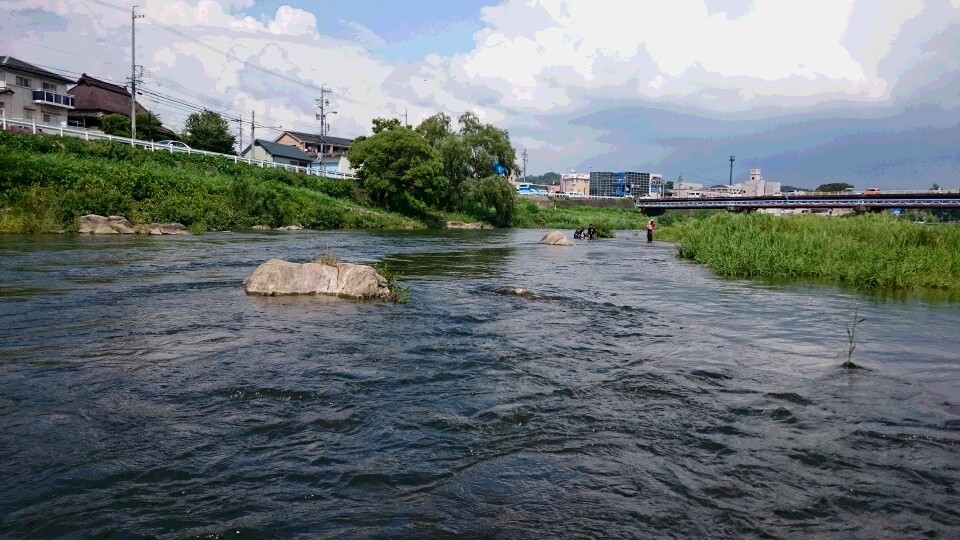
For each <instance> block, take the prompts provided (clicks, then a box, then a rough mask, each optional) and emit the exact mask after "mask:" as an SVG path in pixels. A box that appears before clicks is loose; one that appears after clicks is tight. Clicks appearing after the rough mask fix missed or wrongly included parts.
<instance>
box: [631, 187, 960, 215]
mask: <svg viewBox="0 0 960 540" xmlns="http://www.w3.org/2000/svg"><path fill="white" fill-rule="evenodd" d="M636 205H637V208H640V209H641V210H646V209H664V210H681V209H699V208H720V209H726V210H732V211H741V210H750V209H755V208H854V209H858V210H860V209H862V210H883V209H886V208H960V192H957V191H901V192H897V191H891V192H881V193H871V194H869V195H865V194H860V193H854V194H844V193H808V194H803V195H788V194H784V195H767V196H763V197H709V198H705V197H704V198H701V197H697V198H692V197H691V198H683V199H679V198H669V197H667V198H663V199H643V198H641V199H637V200H636Z"/></svg>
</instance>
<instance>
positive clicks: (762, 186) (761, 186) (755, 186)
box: [743, 169, 780, 197]
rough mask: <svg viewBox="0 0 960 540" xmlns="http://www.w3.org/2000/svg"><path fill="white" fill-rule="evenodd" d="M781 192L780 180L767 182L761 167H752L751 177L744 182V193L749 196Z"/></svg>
mask: <svg viewBox="0 0 960 540" xmlns="http://www.w3.org/2000/svg"><path fill="white" fill-rule="evenodd" d="M777 193H780V182H767V181H766V180H764V179H763V175H762V174H760V169H750V179H749V180H747V181H746V182H744V183H743V194H744V195H746V196H747V197H763V196H765V195H776V194H777Z"/></svg>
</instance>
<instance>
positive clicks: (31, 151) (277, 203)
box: [0, 132, 425, 233]
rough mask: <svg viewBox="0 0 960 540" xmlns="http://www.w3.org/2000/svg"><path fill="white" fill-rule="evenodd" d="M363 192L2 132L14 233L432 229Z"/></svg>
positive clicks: (4, 192)
mask: <svg viewBox="0 0 960 540" xmlns="http://www.w3.org/2000/svg"><path fill="white" fill-rule="evenodd" d="M356 188H357V186H356V185H355V184H354V183H353V182H350V181H343V180H333V179H328V178H322V177H319V176H306V175H302V174H295V173H289V172H286V171H283V170H281V169H263V168H260V167H253V166H250V165H246V164H235V163H233V162H232V161H231V160H229V159H227V158H219V157H208V156H196V155H186V154H172V153H169V152H162V151H160V152H150V151H147V150H142V149H137V148H131V147H129V146H126V145H122V144H119V143H112V142H108V141H96V142H86V141H83V140H80V139H74V138H70V137H64V138H60V137H48V136H33V135H23V134H14V133H9V132H0V230H2V231H8V232H21V233H38V232H55V231H60V230H68V231H69V230H76V219H77V217H79V216H82V215H85V214H100V215H122V216H125V217H127V218H128V219H130V220H131V221H133V222H134V223H151V222H179V223H183V224H184V225H186V226H188V227H189V228H190V229H191V230H193V231H194V232H199V231H204V230H211V229H213V230H227V229H237V228H244V227H250V226H253V225H258V224H265V225H271V226H274V227H278V226H282V225H290V224H294V223H296V224H300V225H303V226H305V227H309V228H314V229H349V228H374V229H396V228H422V227H424V226H425V225H424V224H423V223H422V222H421V221H419V220H416V219H411V218H409V217H405V216H401V215H399V214H395V213H391V212H387V211H384V210H382V209H379V208H374V207H371V206H368V205H366V204H363V203H361V202H359V201H358V200H357V199H356V192H357V189H356Z"/></svg>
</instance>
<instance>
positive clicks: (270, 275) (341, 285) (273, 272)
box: [243, 259, 390, 299]
mask: <svg viewBox="0 0 960 540" xmlns="http://www.w3.org/2000/svg"><path fill="white" fill-rule="evenodd" d="M243 286H244V289H246V291H247V294H260V295H264V296H278V295H294V294H326V295H333V296H340V297H344V298H357V299H365V298H386V297H387V296H390V288H389V287H388V286H387V279H386V278H384V277H383V276H381V275H380V274H379V273H377V271H376V269H374V268H373V267H372V266H366V265H362V264H350V263H337V264H336V265H329V264H325V263H304V264H299V263H292V262H287V261H281V260H280V259H270V260H269V261H267V262H265V263H263V264H261V265H260V266H259V267H257V269H256V270H254V271H253V274H251V275H250V277H248V278H247V279H245V280H243Z"/></svg>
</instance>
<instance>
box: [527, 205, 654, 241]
mask: <svg viewBox="0 0 960 540" xmlns="http://www.w3.org/2000/svg"><path fill="white" fill-rule="evenodd" d="M646 222H647V216H645V215H643V214H641V213H640V212H637V211H636V210H635V209H633V208H594V207H592V206H568V207H560V206H558V207H556V208H540V207H539V206H537V204H536V203H533V202H530V201H525V200H523V199H518V200H517V211H516V218H515V226H516V227H519V228H525V229H561V230H563V229H569V230H571V231H572V230H574V229H577V228H579V227H583V228H584V229H586V228H587V226H588V225H590V224H591V223H593V224H594V226H595V227H597V229H598V230H600V229H601V228H602V229H603V230H604V231H613V230H627V229H642V228H645V227H646ZM611 234H612V232H611Z"/></svg>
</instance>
